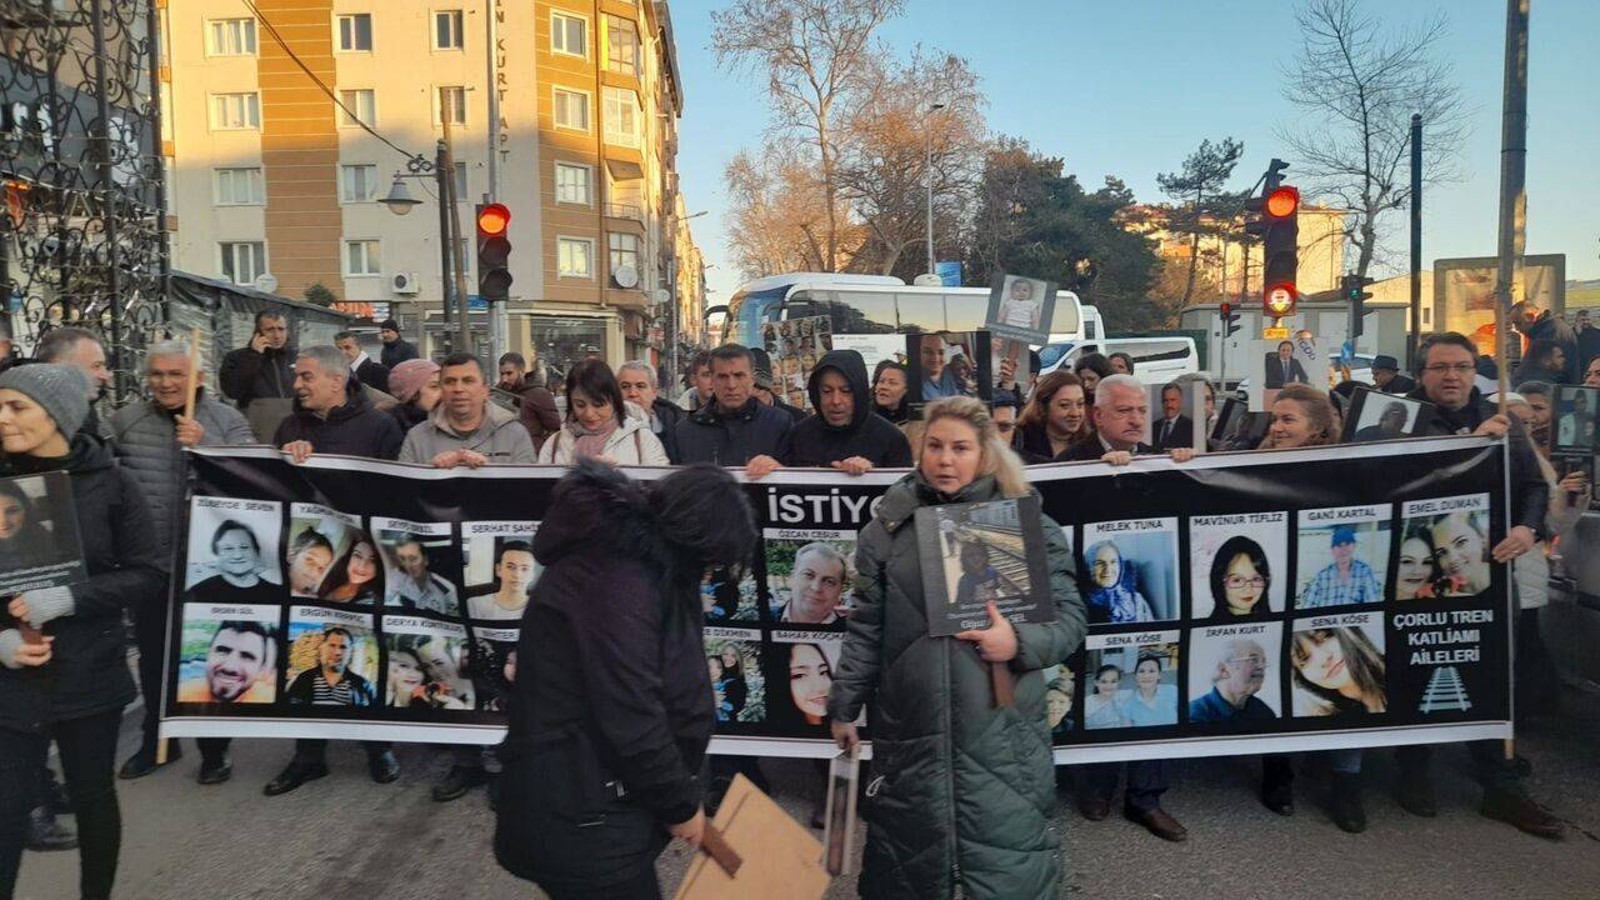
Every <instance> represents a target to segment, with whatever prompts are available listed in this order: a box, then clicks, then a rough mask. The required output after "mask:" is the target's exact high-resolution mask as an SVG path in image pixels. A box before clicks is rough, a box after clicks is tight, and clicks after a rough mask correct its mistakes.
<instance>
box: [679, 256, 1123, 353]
mask: <svg viewBox="0 0 1600 900" xmlns="http://www.w3.org/2000/svg"><path fill="white" fill-rule="evenodd" d="M988 308H989V289H988V288H962V287H917V286H912V285H908V284H906V283H905V282H903V281H901V280H900V279H898V278H895V277H893V276H887V275H835V274H824V273H813V272H797V273H792V274H788V275H774V276H771V277H769V278H761V279H757V280H755V281H752V282H750V283H749V284H746V285H743V286H741V287H740V288H739V289H738V290H737V291H735V292H734V294H733V297H732V298H731V299H730V300H729V302H728V305H727V308H726V310H725V311H724V312H725V317H724V319H723V328H722V343H729V342H732V343H738V344H743V345H745V346H746V347H759V346H761V345H762V343H763V342H762V337H761V326H762V325H764V324H766V323H769V322H781V321H784V320H785V319H800V318H808V317H813V316H827V317H828V320H829V322H830V324H831V326H832V332H833V346H834V349H837V350H856V351H858V352H860V354H861V356H862V358H863V359H865V360H866V363H867V368H868V369H871V368H872V367H873V366H875V365H877V363H878V361H879V360H883V359H892V358H894V357H895V355H896V354H897V353H898V354H900V355H904V353H905V347H906V342H905V335H908V334H919V333H923V332H929V331H979V330H981V329H982V328H983V321H984V316H985V314H986V313H987V312H988ZM715 311H716V310H708V311H707V312H708V313H711V312H715ZM1086 320H1087V321H1086ZM1098 323H1099V315H1098V313H1097V312H1096V311H1095V310H1094V308H1093V307H1088V308H1087V309H1086V308H1084V307H1082V306H1081V305H1080V304H1079V303H1078V298H1077V295H1075V294H1073V293H1071V292H1070V291H1060V292H1058V293H1057V294H1056V307H1055V315H1054V317H1053V319H1052V321H1051V327H1050V331H1051V335H1050V340H1051V343H1056V342H1058V341H1070V340H1074V339H1082V338H1084V337H1086V336H1087V337H1094V336H1097V335H1098V334H1100V333H1102V332H1101V331H1100V330H1096V331H1095V333H1094V334H1090V335H1085V334H1084V333H1083V332H1084V327H1085V325H1086V324H1088V325H1091V326H1092V325H1097V324H1098Z"/></svg>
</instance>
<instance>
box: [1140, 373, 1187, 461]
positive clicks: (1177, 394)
mask: <svg viewBox="0 0 1600 900" xmlns="http://www.w3.org/2000/svg"><path fill="white" fill-rule="evenodd" d="M1150 438H1151V440H1150V443H1151V445H1152V446H1154V447H1155V448H1156V451H1157V452H1161V451H1164V450H1171V449H1172V448H1174V447H1192V446H1194V420H1193V419H1191V418H1189V417H1188V416H1186V415H1184V414H1183V386H1182V385H1180V384H1178V383H1176V382H1170V383H1168V384H1167V385H1166V386H1165V387H1163V388H1162V389H1161V421H1159V422H1157V423H1156V424H1155V426H1154V427H1153V428H1151V429H1150Z"/></svg>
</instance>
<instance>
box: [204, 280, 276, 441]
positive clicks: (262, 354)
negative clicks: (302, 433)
mask: <svg viewBox="0 0 1600 900" xmlns="http://www.w3.org/2000/svg"><path fill="white" fill-rule="evenodd" d="M294 359H295V351H294V348H293V347H291V346H289V320H288V319H286V318H284V315H283V313H282V312H279V311H278V310H275V309H264V310H262V311H260V312H258V313H256V330H255V333H254V334H252V335H251V336H250V344H249V346H246V347H240V348H239V349H237V350H233V351H230V352H229V353H228V355H226V356H224V357H222V367H221V368H220V369H219V370H218V372H217V383H218V385H219V386H220V387H221V388H222V393H223V394H225V395H227V396H228V397H229V398H230V399H232V400H233V402H234V403H236V404H238V406H239V411H240V412H243V413H244V417H245V418H246V419H248V420H249V421H250V427H251V428H252V429H254V431H255V433H256V437H257V438H259V439H261V440H266V439H267V437H269V436H270V435H271V434H272V433H273V431H274V430H275V429H276V428H277V427H278V423H279V422H281V421H283V417H284V416H286V415H288V414H289V408H290V402H291V401H292V400H293V399H294Z"/></svg>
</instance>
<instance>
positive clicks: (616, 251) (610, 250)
mask: <svg viewBox="0 0 1600 900" xmlns="http://www.w3.org/2000/svg"><path fill="white" fill-rule="evenodd" d="M619 239H628V240H632V241H633V248H632V249H629V250H624V249H622V248H620V247H618V246H616V245H617V243H618V242H619ZM623 254H627V255H630V256H631V257H632V258H633V262H632V263H631V265H632V266H633V270H634V271H635V272H637V273H639V278H640V280H641V281H642V280H643V279H644V239H643V238H641V237H639V236H638V235H637V234H633V233H631V232H627V231H611V232H607V233H606V263H607V265H608V267H609V268H608V269H607V274H611V273H613V272H616V271H617V266H618V265H619V260H618V257H619V256H621V255H623Z"/></svg>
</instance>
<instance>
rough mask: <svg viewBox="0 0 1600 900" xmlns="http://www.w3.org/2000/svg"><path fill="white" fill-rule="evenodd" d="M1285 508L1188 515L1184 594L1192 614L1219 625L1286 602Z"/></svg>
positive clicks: (1265, 612)
mask: <svg viewBox="0 0 1600 900" xmlns="http://www.w3.org/2000/svg"><path fill="white" fill-rule="evenodd" d="M1288 583H1289V514H1288V513H1287V512H1259V513H1236V514H1229V515H1219V516H1193V517H1191V518H1190V519H1189V597H1190V598H1191V600H1192V606H1193V609H1192V610H1191V612H1190V615H1191V616H1192V617H1193V618H1194V619H1196V620H1209V621H1211V622H1212V623H1214V624H1217V625H1221V624H1223V623H1226V622H1238V621H1243V620H1247V619H1258V618H1262V617H1265V616H1269V615H1271V614H1272V613H1280V612H1283V611H1284V610H1285V609H1287V608H1288V603H1287V601H1286V597H1287V595H1288Z"/></svg>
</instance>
